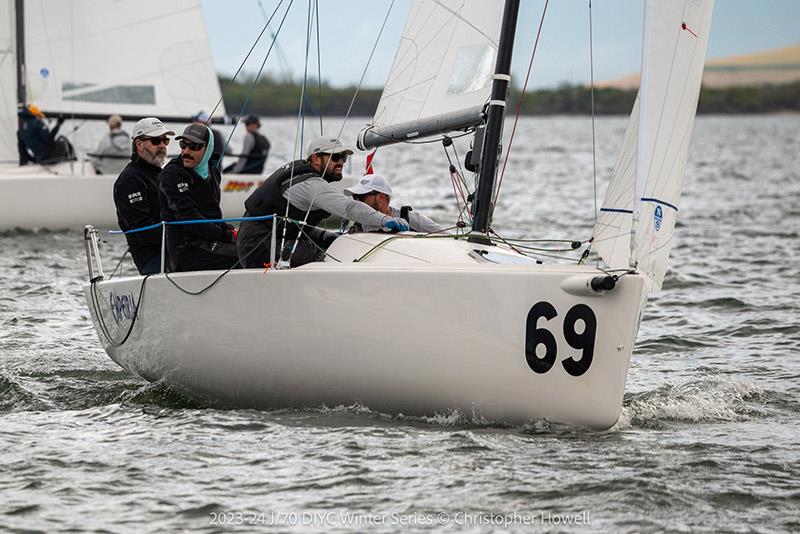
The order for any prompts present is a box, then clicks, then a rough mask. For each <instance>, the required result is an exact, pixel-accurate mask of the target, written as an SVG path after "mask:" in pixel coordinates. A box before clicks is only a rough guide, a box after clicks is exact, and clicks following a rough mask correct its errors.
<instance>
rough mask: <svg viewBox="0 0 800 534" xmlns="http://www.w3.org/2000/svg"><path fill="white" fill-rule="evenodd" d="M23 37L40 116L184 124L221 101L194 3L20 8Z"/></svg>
mask: <svg viewBox="0 0 800 534" xmlns="http://www.w3.org/2000/svg"><path fill="white" fill-rule="evenodd" d="M25 32H26V34H25V37H26V38H25V43H26V50H25V54H26V63H27V66H26V67H27V68H26V71H27V92H28V94H27V99H28V101H29V102H32V103H35V104H37V105H38V106H39V108H40V109H42V110H44V111H50V112H60V113H94V114H100V115H110V114H114V113H119V114H123V115H125V114H128V115H138V116H148V115H154V116H162V117H163V116H172V117H175V116H178V117H189V116H191V115H193V114H195V113H197V112H198V111H199V110H201V109H206V110H208V108H209V106H213V104H214V103H216V102H217V101H218V100H219V99H220V89H219V83H218V81H217V75H216V70H215V68H214V62H213V58H212V56H211V50H210V48H209V45H208V36H207V33H206V27H205V22H204V21H203V13H202V10H201V6H200V1H199V0H171V1H169V2H160V1H158V0H81V1H80V2H52V1H46V0H27V1H26V2H25ZM222 112H223V113H224V110H222Z"/></svg>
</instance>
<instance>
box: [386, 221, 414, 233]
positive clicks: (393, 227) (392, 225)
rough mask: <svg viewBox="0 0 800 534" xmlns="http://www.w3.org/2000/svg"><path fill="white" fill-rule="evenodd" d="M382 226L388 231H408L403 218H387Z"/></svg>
mask: <svg viewBox="0 0 800 534" xmlns="http://www.w3.org/2000/svg"><path fill="white" fill-rule="evenodd" d="M383 227H384V228H385V229H387V230H389V231H390V232H408V231H409V229H410V228H409V226H408V223H407V222H406V221H404V220H403V219H389V220H388V221H386V223H385V224H384V225H383Z"/></svg>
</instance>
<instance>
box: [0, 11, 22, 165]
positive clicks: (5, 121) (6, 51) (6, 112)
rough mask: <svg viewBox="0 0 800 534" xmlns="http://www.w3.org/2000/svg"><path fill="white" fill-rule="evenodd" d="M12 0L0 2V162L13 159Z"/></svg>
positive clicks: (14, 159)
mask: <svg viewBox="0 0 800 534" xmlns="http://www.w3.org/2000/svg"><path fill="white" fill-rule="evenodd" d="M15 35H16V32H15V30H14V0H3V1H2V2H0V162H8V161H17V160H18V159H19V157H18V155H17V78H16V75H15V74H14V72H15V71H16V69H17V57H16V54H15V52H14V49H15V46H14V39H15Z"/></svg>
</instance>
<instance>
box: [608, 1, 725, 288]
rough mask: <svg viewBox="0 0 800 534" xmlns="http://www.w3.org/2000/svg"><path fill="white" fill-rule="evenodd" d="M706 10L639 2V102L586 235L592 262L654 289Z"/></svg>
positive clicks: (681, 162)
mask: <svg viewBox="0 0 800 534" xmlns="http://www.w3.org/2000/svg"><path fill="white" fill-rule="evenodd" d="M713 4H714V2H713V0H683V1H678V0H670V1H663V0H661V1H656V0H648V1H647V2H646V5H645V21H644V39H643V43H644V44H643V47H642V81H641V86H640V89H639V95H638V96H637V99H636V103H635V104H634V108H633V112H632V113H631V118H630V122H629V123H628V129H627V131H626V133H625V139H624V141H623V145H622V148H621V150H620V153H619V156H618V158H617V164H616V166H615V169H614V173H613V174H612V177H611V181H610V183H609V185H608V190H607V191H606V196H605V200H604V201H603V206H602V208H601V210H600V213H599V214H598V220H597V225H596V226H595V229H594V234H593V235H594V248H595V250H596V251H597V253H598V254H599V255H600V257H601V258H603V259H604V260H605V261H606V263H608V264H609V265H610V266H611V267H612V268H614V269H625V268H628V267H629V265H630V264H631V263H633V264H635V265H636V266H637V268H638V269H639V270H640V271H641V272H643V273H645V274H646V275H647V276H648V277H649V278H650V280H651V282H652V287H653V288H654V289H658V288H660V287H661V283H662V281H663V279H664V274H665V273H666V270H667V260H668V258H669V253H670V249H671V248H672V237H673V234H674V230H675V221H676V218H677V213H678V210H679V202H680V196H681V189H682V185H683V174H684V170H685V168H686V158H687V155H688V148H689V141H690V140H691V134H692V127H693V125H694V117H695V112H696V111H697V98H698V96H699V93H700V83H701V81H702V76H703V64H704V62H705V56H706V47H707V45H708V35H709V31H710V28H711V12H712V10H713ZM634 221H636V222H635V223H634ZM632 224H635V231H634V232H633V235H631V230H632V229H631V226H632ZM631 242H633V244H634V246H633V250H631Z"/></svg>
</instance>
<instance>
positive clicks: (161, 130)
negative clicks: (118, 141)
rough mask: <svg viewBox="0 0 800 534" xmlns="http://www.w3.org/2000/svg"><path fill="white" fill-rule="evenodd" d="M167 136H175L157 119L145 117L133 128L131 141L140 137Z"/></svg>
mask: <svg viewBox="0 0 800 534" xmlns="http://www.w3.org/2000/svg"><path fill="white" fill-rule="evenodd" d="M165 135H175V132H173V131H172V130H167V128H166V127H165V126H164V123H162V122H161V121H160V120H158V119H157V118H155V117H145V118H144V119H139V122H137V123H136V124H135V125H134V127H133V135H131V139H136V138H138V137H163V136H165Z"/></svg>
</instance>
